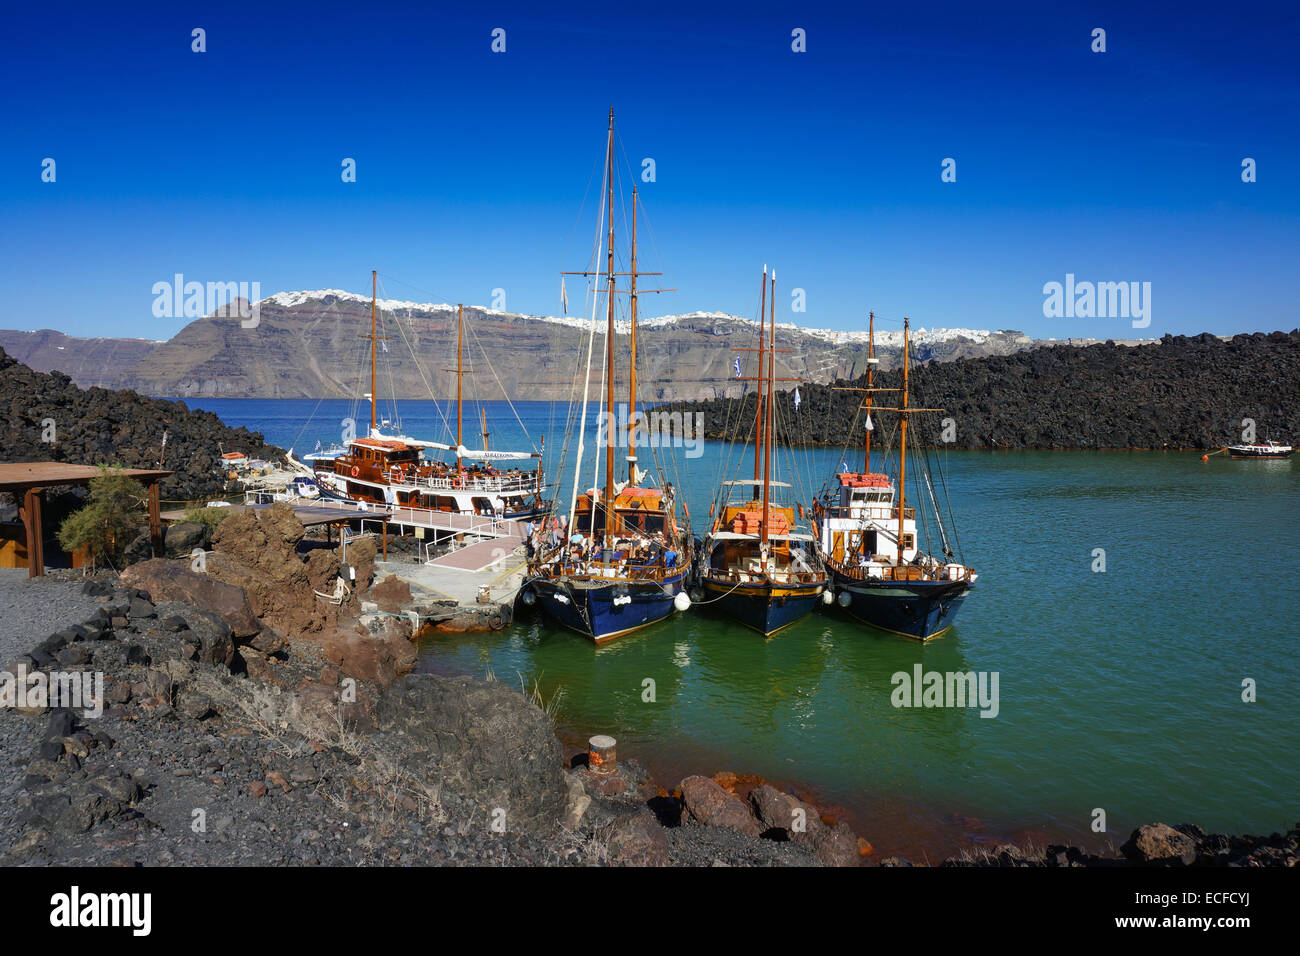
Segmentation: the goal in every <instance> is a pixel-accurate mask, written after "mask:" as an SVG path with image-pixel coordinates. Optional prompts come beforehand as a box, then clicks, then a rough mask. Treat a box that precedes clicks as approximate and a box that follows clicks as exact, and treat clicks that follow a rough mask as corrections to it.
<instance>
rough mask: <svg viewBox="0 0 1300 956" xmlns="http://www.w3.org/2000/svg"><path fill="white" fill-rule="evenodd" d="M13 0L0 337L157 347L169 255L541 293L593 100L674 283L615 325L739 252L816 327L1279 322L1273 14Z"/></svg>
mask: <svg viewBox="0 0 1300 956" xmlns="http://www.w3.org/2000/svg"><path fill="white" fill-rule="evenodd" d="M35 6H36V5H27V7H28V8H27V9H15V10H13V11H11V12H10V13H9V14H8V16H9V17H10V18H11V19H10V23H9V29H8V33H9V37H10V41H11V42H10V45H9V46H8V47H7V50H6V56H5V57H4V58H3V61H0V74H3V76H2V77H0V78H2V79H3V84H2V86H0V88H2V89H3V90H4V93H3V119H4V122H3V128H4V132H3V134H0V135H2V137H3V139H2V141H3V149H2V150H0V244H2V246H0V281H2V282H3V288H4V295H3V297H2V298H0V328H20V329H28V328H45V327H48V328H57V329H61V330H63V331H66V332H68V333H70V334H75V335H134V336H142V337H147V338H166V337H168V336H170V335H172V334H174V333H175V332H176V331H177V330H178V329H179V328H181V327H182V326H183V325H184V324H185V322H186V320H185V319H172V318H162V319H159V318H155V317H154V316H153V314H152V312H151V306H152V303H153V298H154V297H153V294H152V292H151V289H152V286H153V284H154V283H155V282H158V281H165V280H169V279H170V278H171V277H172V275H173V274H175V273H178V272H179V273H183V274H184V275H185V277H186V279H189V280H198V281H220V282H227V281H257V282H260V284H261V289H262V293H263V294H264V295H266V294H270V293H272V292H276V291H281V290H297V289H315V288H342V289H349V290H353V291H357V292H368V291H369V275H370V269H372V268H376V269H378V270H379V271H380V273H381V275H382V276H384V277H386V278H385V279H384V291H385V292H386V293H387V294H388V295H389V296H390V297H393V298H403V299H416V300H428V299H431V298H432V299H435V300H438V301H451V302H455V301H464V302H466V303H474V304H488V303H489V301H490V299H491V296H492V290H494V289H497V288H501V289H504V290H505V292H506V301H505V307H506V308H508V309H510V310H511V311H522V312H533V313H544V314H556V313H557V312H558V311H559V310H560V305H559V295H558V291H559V272H560V271H561V270H565V269H580V268H583V267H584V266H585V265H586V262H587V257H588V255H589V251H590V245H591V241H592V237H593V234H594V232H595V206H594V203H593V198H594V193H595V190H596V188H597V187H596V185H595V183H594V182H592V177H593V174H594V175H595V176H599V168H598V166H597V164H598V163H599V161H600V160H601V154H602V150H603V146H604V135H605V119H606V111H607V109H608V107H609V106H610V105H611V104H612V105H613V106H614V107H615V110H616V113H617V127H618V132H619V138H620V141H621V153H622V156H621V157H620V162H621V163H624V164H626V165H625V169H629V168H630V169H632V170H634V171H635V172H639V171H640V168H641V160H642V159H643V158H644V157H652V158H653V159H654V160H655V166H656V181H655V182H652V183H641V184H640V185H641V193H642V197H643V200H644V204H645V210H646V213H647V215H648V218H649V226H650V230H651V232H652V234H653V241H650V239H649V236H648V235H647V234H646V233H643V237H644V238H645V239H646V241H645V242H644V243H643V245H642V257H641V258H642V261H641V267H642V268H643V269H662V270H664V271H665V272H666V273H667V275H666V276H665V277H664V280H663V281H664V284H665V285H668V286H672V287H675V288H676V289H678V290H680V291H678V292H675V293H672V294H670V295H664V296H661V297H658V298H649V299H647V300H644V304H643V314H646V315H657V314H665V313H670V312H686V311H693V310H697V309H703V310H720V311H727V312H733V313H737V314H741V315H751V314H753V312H754V311H755V309H756V302H755V300H756V298H757V286H758V272H759V270H760V269H761V267H762V265H763V264H764V263H769V264H772V265H774V266H775V267H776V268H777V270H778V277H779V278H780V284H781V294H780V297H779V298H778V304H779V309H778V318H779V319H783V320H785V321H796V322H799V323H800V324H803V325H809V326H816V327H827V328H835V329H854V328H861V327H863V325H864V323H865V316H866V312H867V310H868V309H875V310H876V312H877V313H878V314H879V315H881V316H882V317H883V319H882V323H883V325H884V326H885V327H897V325H898V323H899V322H900V321H901V318H902V316H903V315H905V314H906V315H910V316H911V317H912V318H913V321H914V323H916V324H918V325H923V326H930V327H936V326H948V327H952V326H965V327H971V328H1015V329H1021V330H1023V331H1025V332H1028V333H1030V334H1031V335H1035V336H1039V337H1052V336H1055V337H1064V336H1070V335H1075V336H1089V337H1096V338H1108V337H1115V338H1121V337H1135V336H1139V335H1140V336H1143V337H1148V336H1158V335H1161V334H1164V333H1166V332H1173V333H1196V332H1201V331H1210V332H1215V333H1232V332H1238V331H1254V330H1261V329H1262V330H1272V329H1277V328H1282V329H1291V328H1294V327H1295V326H1297V325H1298V324H1300V323H1298V322H1297V321H1296V319H1295V310H1294V308H1293V301H1294V294H1293V287H1294V274H1295V273H1296V271H1297V269H1296V259H1297V249H1298V248H1300V245H1298V243H1297V239H1298V238H1300V192H1298V187H1297V182H1298V173H1300V169H1297V140H1298V139H1300V134H1298V133H1297V130H1300V107H1298V105H1297V104H1298V102H1300V96H1298V94H1300V80H1298V79H1297V76H1298V73H1300V71H1297V70H1296V68H1295V58H1294V45H1295V42H1296V38H1297V36H1298V35H1300V30H1298V29H1297V27H1300V14H1297V13H1296V12H1295V8H1294V7H1290V6H1287V7H1283V6H1277V7H1271V6H1269V5H1250V6H1249V7H1231V6H1225V5H1223V4H1217V5H1211V4H1205V5H1197V4H1177V5H1174V4H1169V5H1167V6H1165V5H1161V6H1160V8H1159V9H1158V10H1157V9H1156V8H1152V9H1148V10H1145V11H1144V10H1134V9H1131V8H1130V5H1127V4H1113V5H1109V4H1081V3H1063V4H1057V3H1032V4H996V3H995V4H963V5H952V6H948V5H945V4H942V3H939V4H924V5H908V4H851V5H847V4H846V5H844V6H843V7H839V6H836V5H818V4H811V3H799V4H773V5H763V4H752V3H745V4H707V3H696V4H681V5H675V4H672V3H661V2H655V3H650V4H605V5H597V4H582V5H570V6H568V7H567V8H566V9H565V12H558V9H559V8H551V9H545V10H544V9H542V8H541V7H540V6H539V5H520V6H517V7H514V6H511V5H508V4H483V5H470V4H456V5H449V6H446V7H442V6H441V5H438V4H420V3H411V4H391V5H390V4H385V3H382V2H380V3H374V4H356V3H353V4H349V5H346V6H345V5H342V4H331V3H312V4H301V5H294V4H265V3H263V4H257V5H247V6H245V5H243V4H240V3H222V4H208V5H186V4H174V5H157V6H149V5H134V6H131V5H96V6H90V7H86V8H85V9H84V10H83V9H81V8H79V7H77V6H66V5H59V6H58V7H57V8H55V9H44V8H42V9H33V7H35ZM466 11H468V12H466ZM195 27H202V28H203V29H205V30H206V41H207V52H205V53H194V52H192V51H191V30H192V29H193V28H195ZM496 27H501V28H504V29H505V30H506V52H505V53H493V52H492V51H491V49H490V46H491V42H492V37H491V31H492V30H493V29H494V28H496ZM1097 27H1101V28H1103V29H1105V30H1106V46H1107V49H1106V52H1105V53H1093V52H1092V51H1091V48H1090V47H1091V44H1092V36H1091V34H1092V31H1093V29H1094V28H1097ZM795 28H802V29H804V30H805V31H806V36H807V51H806V52H803V53H796V52H793V51H792V49H791V42H792V41H791V31H792V30H793V29H795ZM45 157H51V158H53V159H55V161H56V164H57V166H56V174H57V178H56V181H55V182H53V183H46V182H42V181H41V163H42V160H43V159H44V158H45ZM344 157H352V158H354V159H355V160H356V162H357V181H356V182H355V183H344V182H342V180H341V176H340V171H341V168H340V164H341V162H342V160H343V158H344ZM947 157H951V158H953V159H955V160H956V172H957V180H956V182H952V183H945V182H942V181H941V177H940V173H941V162H942V161H943V160H944V159H945V158H947ZM1245 157H1251V158H1253V159H1255V160H1256V161H1257V164H1258V181H1257V182H1254V183H1243V182H1242V181H1241V163H1242V160H1243V158H1245ZM589 183H590V189H591V194H588V195H587V199H586V204H585V206H584V202H583V200H584V194H587V192H588V188H589ZM1067 273H1072V274H1074V275H1075V276H1076V278H1077V280H1078V281H1108V282H1113V281H1136V282H1150V283H1151V290H1152V292H1151V297H1152V301H1151V324H1150V326H1149V327H1148V328H1145V329H1142V330H1135V329H1133V328H1132V326H1131V322H1130V320H1129V319H1128V318H1124V317H1106V318H1046V317H1044V315H1043V301H1044V296H1043V292H1042V288H1043V284H1044V283H1046V282H1051V281H1064V279H1065V276H1066V274H1067ZM645 284H648V282H647V283H645ZM795 287H798V288H802V289H803V290H805V293H806V303H807V311H806V312H804V313H801V314H796V313H794V312H792V311H791V299H790V296H789V292H790V290H791V289H792V288H795ZM570 288H571V289H572V285H571V287H570ZM571 298H575V297H574V296H571Z"/></svg>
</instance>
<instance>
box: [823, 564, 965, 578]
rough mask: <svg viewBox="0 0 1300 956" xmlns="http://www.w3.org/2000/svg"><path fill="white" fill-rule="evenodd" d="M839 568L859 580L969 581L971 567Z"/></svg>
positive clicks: (845, 566)
mask: <svg viewBox="0 0 1300 956" xmlns="http://www.w3.org/2000/svg"><path fill="white" fill-rule="evenodd" d="M836 570H838V571H839V572H840V573H841V574H843V575H844V576H845V577H849V578H853V579H855V580H858V581H953V582H956V581H969V580H970V577H971V570H970V568H968V567H966V566H965V565H957V564H941V565H939V566H938V567H935V568H925V567H921V566H920V565H917V564H906V565H903V566H902V567H898V566H896V565H890V564H886V565H883V566H882V565H878V564H876V565H871V564H869V565H866V566H865V567H864V566H862V565H858V566H856V567H854V566H850V565H847V564H845V565H841V566H839V567H838V568H837V569H836Z"/></svg>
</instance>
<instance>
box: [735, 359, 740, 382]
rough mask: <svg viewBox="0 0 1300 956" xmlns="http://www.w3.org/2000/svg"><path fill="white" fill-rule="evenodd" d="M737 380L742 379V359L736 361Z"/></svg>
mask: <svg viewBox="0 0 1300 956" xmlns="http://www.w3.org/2000/svg"><path fill="white" fill-rule="evenodd" d="M736 378H740V359H739V358H737V359H736Z"/></svg>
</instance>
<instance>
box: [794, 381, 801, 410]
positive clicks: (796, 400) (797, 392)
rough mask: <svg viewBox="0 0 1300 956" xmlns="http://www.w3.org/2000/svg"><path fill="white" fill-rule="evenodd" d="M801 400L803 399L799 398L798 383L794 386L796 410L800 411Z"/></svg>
mask: <svg viewBox="0 0 1300 956" xmlns="http://www.w3.org/2000/svg"><path fill="white" fill-rule="evenodd" d="M801 401H802V399H800V398H799V386H798V385H796V386H795V387H794V410H795V411H796V412H797V411H799V403H800V402H801Z"/></svg>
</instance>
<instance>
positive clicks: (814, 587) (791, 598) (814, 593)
mask: <svg viewBox="0 0 1300 956" xmlns="http://www.w3.org/2000/svg"><path fill="white" fill-rule="evenodd" d="M701 585H702V586H703V589H704V601H706V602H709V607H711V608H712V609H714V610H715V611H717V612H719V613H722V614H725V615H727V616H728V617H731V618H734V619H735V620H736V621H739V622H740V623H741V624H743V625H745V627H748V628H750V629H752V630H755V631H758V632H759V633H760V634H762V635H763V636H764V637H770V636H771V635H773V634H775V633H776V632H777V631H780V630H782V629H784V628H787V627H789V626H790V625H791V624H794V623H795V622H796V621H798V620H799V619H800V618H803V617H806V616H807V615H808V614H810V613H811V612H812V610H813V608H814V607H816V606H817V602H818V601H820V600H821V594H822V591H824V590H825V589H826V585H825V582H819V583H816V584H801V585H797V586H794V587H782V586H779V585H774V584H770V583H755V584H739V585H738V584H736V583H735V582H732V581H725V580H722V581H718V580H711V579H710V578H708V577H705V578H703V579H702V581H701Z"/></svg>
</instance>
